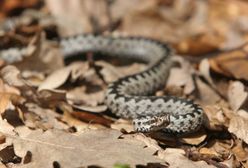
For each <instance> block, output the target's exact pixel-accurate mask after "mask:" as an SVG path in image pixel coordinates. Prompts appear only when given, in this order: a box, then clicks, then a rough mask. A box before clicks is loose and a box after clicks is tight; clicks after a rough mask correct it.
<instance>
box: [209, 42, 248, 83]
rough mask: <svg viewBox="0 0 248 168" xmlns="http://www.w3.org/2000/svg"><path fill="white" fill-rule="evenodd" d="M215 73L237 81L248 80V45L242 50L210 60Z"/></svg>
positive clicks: (241, 48)
mask: <svg viewBox="0 0 248 168" xmlns="http://www.w3.org/2000/svg"><path fill="white" fill-rule="evenodd" d="M209 61H210V66H211V69H213V70H214V71H215V72H218V73H220V74H223V75H225V76H228V77H234V78H236V79H245V80H248V73H247V72H248V69H247V67H248V60H247V44H245V45H243V46H242V47H240V48H237V49H235V50H231V51H229V52H223V53H221V54H219V55H217V56H216V57H214V58H212V59H210V60H209Z"/></svg>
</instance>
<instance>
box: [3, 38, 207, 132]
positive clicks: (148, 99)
mask: <svg viewBox="0 0 248 168" xmlns="http://www.w3.org/2000/svg"><path fill="white" fill-rule="evenodd" d="M59 46H60V49H61V51H62V53H63V56H64V58H65V59H66V58H70V57H73V56H74V55H77V54H83V53H87V52H93V53H101V54H103V55H106V56H110V57H116V58H120V59H131V60H137V61H140V62H143V63H146V64H147V68H146V69H145V70H144V71H142V72H138V73H135V74H132V75H128V76H125V77H122V78H120V79H118V80H116V81H114V82H112V83H110V84H109V85H108V88H107V89H106V98H105V104H106V105H107V107H108V108H109V109H110V111H111V112H112V113H114V114H115V115H116V116H118V117H121V118H125V119H131V120H132V121H133V126H134V129H135V131H137V132H145V133H147V132H153V131H163V132H166V133H173V134H179V135H180V134H185V133H186V134H187V133H192V132H195V131H197V130H198V129H199V128H200V127H201V125H202V122H203V113H204V112H203V109H202V108H201V107H200V105H198V104H196V103H194V102H193V101H192V100H189V99H185V98H180V97H175V96H169V95H165V96H153V95H154V94H153V93H154V92H155V91H156V90H158V89H160V88H161V87H163V86H164V85H165V83H166V81H167V78H168V76H169V73H170V69H171V68H172V66H173V61H172V56H173V51H172V49H171V47H169V46H168V44H166V43H164V42H160V41H158V40H154V39H150V38H145V37H113V36H111V35H108V36H105V35H93V34H83V35H77V36H73V37H67V38H64V39H60V40H59ZM25 50H26V48H9V49H7V50H2V51H1V52H0V58H1V59H4V60H5V61H6V62H10V63H11V62H15V61H18V60H19V61H20V60H21V59H22V57H23V55H24V54H25Z"/></svg>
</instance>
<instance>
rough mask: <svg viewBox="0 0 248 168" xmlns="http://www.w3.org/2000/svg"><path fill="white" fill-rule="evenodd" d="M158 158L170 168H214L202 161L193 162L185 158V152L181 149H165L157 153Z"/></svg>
mask: <svg viewBox="0 0 248 168" xmlns="http://www.w3.org/2000/svg"><path fill="white" fill-rule="evenodd" d="M158 156H159V158H161V159H163V160H165V161H166V162H168V163H169V165H170V167H174V168H176V167H187V168H214V167H215V166H212V165H208V164H207V163H206V162H204V161H198V162H193V161H191V160H189V159H188V158H186V157H185V152H184V150H182V149H173V148H167V149H166V150H164V151H159V152H158Z"/></svg>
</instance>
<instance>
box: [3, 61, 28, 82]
mask: <svg viewBox="0 0 248 168" xmlns="http://www.w3.org/2000/svg"><path fill="white" fill-rule="evenodd" d="M1 76H2V78H3V80H4V81H5V82H6V83H8V84H9V85H12V86H17V87H23V86H25V85H26V84H25V82H24V81H23V79H22V78H21V76H20V71H19V70H18V69H17V68H16V67H15V66H12V65H8V66H6V67H4V68H3V69H2V70H1Z"/></svg>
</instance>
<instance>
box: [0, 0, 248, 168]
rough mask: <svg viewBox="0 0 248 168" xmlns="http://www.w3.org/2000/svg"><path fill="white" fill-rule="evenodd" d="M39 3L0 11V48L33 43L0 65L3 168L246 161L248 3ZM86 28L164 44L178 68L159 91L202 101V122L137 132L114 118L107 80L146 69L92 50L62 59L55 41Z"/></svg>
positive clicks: (244, 164)
mask: <svg viewBox="0 0 248 168" xmlns="http://www.w3.org/2000/svg"><path fill="white" fill-rule="evenodd" d="M38 3H39V1H38V0H32V1H30V2H25V3H23V4H20V3H18V2H17V1H15V0H13V2H12V4H11V3H10V4H8V2H7V1H4V2H3V4H4V5H2V7H1V8H0V18H3V20H2V21H3V22H0V28H1V31H0V38H1V42H0V48H1V49H6V48H10V47H21V46H28V50H27V51H26V52H25V57H24V58H23V59H22V60H19V61H18V62H15V63H11V65H9V63H7V62H6V61H4V60H1V62H0V67H1V69H0V74H1V79H0V94H1V96H0V113H1V117H0V143H1V145H0V158H1V163H2V164H1V166H2V167H4V166H5V167H91V166H98V167H114V166H115V167H116V166H120V167H121V166H127V167H221V168H222V167H223V168H225V167H248V161H247V160H248V145H247V144H248V137H247V135H248V132H247V130H248V125H247V123H248V115H247V112H248V106H247V105H248V104H247V100H248V98H247V75H246V74H247V72H248V71H247V70H246V69H247V66H246V64H247V54H246V50H247V49H246V48H247V47H246V45H247V44H246V42H247V27H248V26H247V24H246V20H247V17H248V13H247V11H246V7H247V5H248V4H247V3H246V2H244V1H241V0H238V1H223V2H221V1H217V0H211V1H209V2H208V3H207V2H205V1H183V0H176V1H161V0H149V1H148V0H145V1H140V0H137V1H130V0H127V1H121V0H116V1H112V2H107V1H104V0H101V1H98V2H96V0H92V1H87V0H85V1H79V0H75V2H74V3H73V2H61V1H53V2H52V1H48V0H47V1H45V3H44V4H43V6H42V8H40V7H37V6H36V7H34V8H33V9H32V10H30V9H27V8H26V7H30V6H33V4H38ZM6 5H9V6H7V7H6ZM38 6H39V5H38ZM185 6H187V8H185ZM65 8H66V9H68V10H69V9H71V10H69V11H70V12H68V13H67V12H66V13H65V12H64V11H65ZM17 9H18V10H21V11H23V12H22V13H21V14H20V15H18V14H15V16H14V17H12V18H11V19H9V16H10V13H11V11H13V10H14V11H15V10H17ZM82 9H84V10H82ZM95 9H98V10H95ZM48 11H49V12H50V13H51V14H52V15H53V17H51V15H49V14H48V13H49V12H48ZM92 11H94V12H92ZM20 17H21V19H20ZM71 18H73V19H71ZM5 20H8V24H6V22H5ZM72 22H73V23H72ZM137 23H138V24H137ZM76 25H78V26H76ZM87 32H94V33H102V34H113V35H114V36H120V35H121V36H126V35H132V36H137V35H139V36H144V37H151V38H154V39H158V40H161V41H164V42H168V43H169V44H170V45H171V46H172V47H173V48H174V49H175V52H176V55H177V56H173V59H174V61H175V64H176V66H175V67H173V68H172V69H171V71H170V76H169V79H168V81H167V83H166V84H165V86H164V88H162V89H161V90H159V91H157V92H156V93H155V95H157V96H163V95H166V94H169V95H171V94H172V95H176V96H180V97H184V98H190V99H193V100H194V101H195V102H197V103H199V104H200V105H201V106H202V107H203V109H204V112H205V120H204V126H203V128H201V129H200V130H199V131H198V132H197V133H193V134H192V135H189V136H186V137H176V136H173V135H165V134H163V133H161V132H160V133H159V132H158V133H153V134H141V133H135V132H134V130H133V127H132V124H131V122H130V121H129V120H124V119H120V118H117V117H116V116H113V115H112V114H111V113H110V112H109V110H108V109H107V107H106V106H105V105H104V93H105V90H106V88H107V85H108V84H109V83H111V82H113V81H115V80H116V79H118V78H120V77H123V76H126V75H130V74H133V73H135V72H140V71H142V70H144V69H145V67H146V66H145V65H144V64H140V63H133V62H130V61H126V60H125V61H124V60H108V59H105V57H100V56H99V55H98V54H94V55H93V56H92V53H89V54H86V55H85V56H84V55H80V57H78V58H79V59H75V60H73V61H72V60H65V61H64V60H63V59H62V54H61V52H60V51H59V49H58V45H57V44H56V42H54V41H51V39H54V38H58V35H59V37H64V36H68V35H75V34H78V33H87ZM98 58H100V59H101V60H98Z"/></svg>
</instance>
